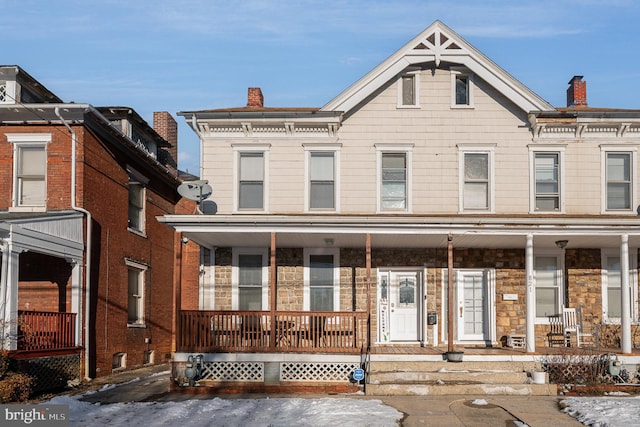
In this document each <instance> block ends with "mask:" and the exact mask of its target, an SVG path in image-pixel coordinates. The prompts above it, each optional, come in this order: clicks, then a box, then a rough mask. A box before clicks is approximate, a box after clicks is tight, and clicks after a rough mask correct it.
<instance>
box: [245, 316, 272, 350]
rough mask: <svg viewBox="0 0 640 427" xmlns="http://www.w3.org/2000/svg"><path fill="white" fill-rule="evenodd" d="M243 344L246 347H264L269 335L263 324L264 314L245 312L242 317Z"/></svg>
mask: <svg viewBox="0 0 640 427" xmlns="http://www.w3.org/2000/svg"><path fill="white" fill-rule="evenodd" d="M240 322H241V323H240V338H241V345H242V346H246V347H262V346H264V345H265V338H266V337H267V336H268V335H269V333H268V331H266V330H265V328H264V326H263V324H262V315H255V314H244V315H242V316H241V317H240Z"/></svg>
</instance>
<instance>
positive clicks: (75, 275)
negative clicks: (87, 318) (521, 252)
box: [71, 259, 82, 345]
mask: <svg viewBox="0 0 640 427" xmlns="http://www.w3.org/2000/svg"><path fill="white" fill-rule="evenodd" d="M71 263H72V265H73V267H72V268H71V312H72V313H75V314H76V323H75V327H74V330H75V335H74V340H75V344H76V345H79V343H80V342H82V341H81V339H82V336H81V333H82V260H75V259H74V260H73V261H71Z"/></svg>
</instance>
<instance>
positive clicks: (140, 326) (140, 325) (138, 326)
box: [127, 323, 147, 329]
mask: <svg viewBox="0 0 640 427" xmlns="http://www.w3.org/2000/svg"><path fill="white" fill-rule="evenodd" d="M127 328H134V329H146V328H147V325H146V324H145V323H127Z"/></svg>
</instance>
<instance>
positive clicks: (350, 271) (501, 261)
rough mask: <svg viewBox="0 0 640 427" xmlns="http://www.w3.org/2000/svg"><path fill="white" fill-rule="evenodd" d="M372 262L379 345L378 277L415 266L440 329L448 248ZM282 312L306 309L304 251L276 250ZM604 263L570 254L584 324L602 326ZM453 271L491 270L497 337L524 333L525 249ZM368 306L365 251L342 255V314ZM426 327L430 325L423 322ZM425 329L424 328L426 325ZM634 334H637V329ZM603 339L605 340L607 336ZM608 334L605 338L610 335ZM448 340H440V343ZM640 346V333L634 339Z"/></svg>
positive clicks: (401, 252) (220, 277) (572, 294)
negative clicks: (512, 296)
mask: <svg viewBox="0 0 640 427" xmlns="http://www.w3.org/2000/svg"><path fill="white" fill-rule="evenodd" d="M371 258H372V260H371V289H370V294H371V314H372V319H371V327H372V339H373V342H376V341H377V328H378V319H377V290H376V282H377V272H378V269H386V268H393V267H415V268H422V269H425V271H426V294H427V303H426V310H427V311H436V312H437V313H438V324H439V326H438V328H439V330H440V331H442V329H441V327H440V325H441V324H442V322H443V321H444V320H445V318H444V316H445V313H444V311H443V307H442V301H443V295H442V290H443V286H442V284H443V283H444V281H445V280H446V277H444V278H443V272H444V269H446V268H447V250H446V248H426V249H373V250H372V257H371ZM215 262H216V271H215V282H216V289H215V301H216V309H217V310H230V309H231V249H229V248H221V249H218V250H217V251H216V257H215ZM277 265H278V267H277V269H278V273H277V281H278V288H277V292H278V307H277V308H278V310H302V308H303V279H304V276H303V274H304V273H303V272H304V259H303V250H302V249H301V248H282V249H278V250H277ZM600 266H601V260H600V250H599V249H567V250H566V276H567V280H566V284H567V286H568V288H565V290H564V292H565V295H566V297H567V301H568V305H569V306H570V307H582V311H583V320H584V322H585V324H586V325H588V326H589V325H596V324H598V325H599V324H601V322H602V291H601V282H602V277H601V268H600ZM454 268H456V269H459V268H465V269H467V268H468V269H493V270H494V271H495V279H496V289H495V290H496V298H495V304H496V337H497V339H498V341H502V342H504V340H505V338H506V336H507V335H508V334H524V333H525V331H526V294H525V288H526V278H525V251H524V249H476V248H473V249H464V248H459V249H454ZM503 294H515V295H517V300H514V301H511V300H503ZM366 307H367V283H366V259H365V250H364V248H342V249H341V250H340V310H341V311H352V310H357V311H364V310H366ZM425 323H426V320H425ZM425 327H426V325H425ZM615 329H616V327H615V326H604V327H601V330H602V331H603V332H606V334H608V335H611V337H609V341H611V343H610V344H612V345H615V344H616V342H617V343H618V344H617V346H619V338H616V335H615ZM636 329H639V328H638V327H636ZM548 331H549V326H548V325H546V324H536V326H535V333H536V346H546V345H548V341H547V332H548ZM606 334H605V335H606ZM427 335H428V343H432V342H433V334H432V328H430V327H428V328H427ZM608 335H607V336H608ZM603 336H604V335H603ZM445 338H446V336H444V337H443V336H442V335H441V336H440V339H439V341H440V342H441V343H442V342H444V339H445ZM633 339H634V342H636V343H637V344H640V331H639V332H638V333H634V334H633Z"/></svg>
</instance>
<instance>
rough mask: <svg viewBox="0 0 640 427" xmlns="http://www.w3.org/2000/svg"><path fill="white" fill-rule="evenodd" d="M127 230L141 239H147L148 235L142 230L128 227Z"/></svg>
mask: <svg viewBox="0 0 640 427" xmlns="http://www.w3.org/2000/svg"><path fill="white" fill-rule="evenodd" d="M127 230H129V232H130V233H132V234H137V235H138V236H140V237H144V238H145V239H146V238H147V233H145V232H144V231H142V230H137V229H135V228H131V227H127Z"/></svg>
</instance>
